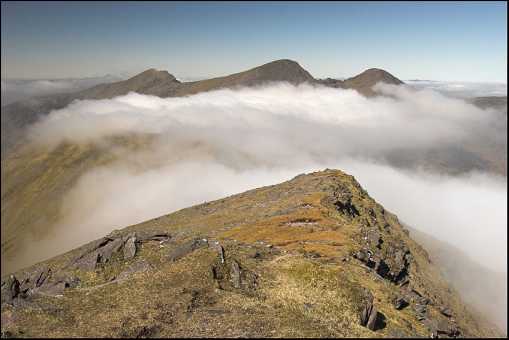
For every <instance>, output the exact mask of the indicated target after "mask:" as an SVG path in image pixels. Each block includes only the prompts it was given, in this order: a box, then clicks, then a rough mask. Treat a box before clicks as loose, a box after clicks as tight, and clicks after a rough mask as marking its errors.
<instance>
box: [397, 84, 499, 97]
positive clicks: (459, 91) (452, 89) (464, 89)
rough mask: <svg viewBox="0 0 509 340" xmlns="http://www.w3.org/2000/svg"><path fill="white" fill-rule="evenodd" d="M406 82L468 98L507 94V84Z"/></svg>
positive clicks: (445, 93) (415, 86)
mask: <svg viewBox="0 0 509 340" xmlns="http://www.w3.org/2000/svg"><path fill="white" fill-rule="evenodd" d="M405 83H407V84H408V85H410V86H412V87H414V88H416V89H430V90H434V91H437V92H440V93H442V94H444V95H448V96H452V97H458V98H468V97H486V96H507V84H504V83H479V82H454V81H434V80H405Z"/></svg>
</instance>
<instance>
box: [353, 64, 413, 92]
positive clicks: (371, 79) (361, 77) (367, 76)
mask: <svg viewBox="0 0 509 340" xmlns="http://www.w3.org/2000/svg"><path fill="white" fill-rule="evenodd" d="M377 83H385V84H391V85H402V84H404V83H403V82H402V81H401V80H399V79H398V78H396V77H394V76H393V75H392V74H390V73H389V72H387V71H385V70H382V69H379V68H370V69H367V70H365V71H364V72H362V73H360V74H358V75H356V76H355V77H352V78H348V79H346V80H345V81H344V82H343V87H345V88H351V89H355V90H357V91H358V92H359V93H361V94H363V95H365V96H368V97H371V96H374V95H376V93H375V91H373V86H375V85H376V84H377Z"/></svg>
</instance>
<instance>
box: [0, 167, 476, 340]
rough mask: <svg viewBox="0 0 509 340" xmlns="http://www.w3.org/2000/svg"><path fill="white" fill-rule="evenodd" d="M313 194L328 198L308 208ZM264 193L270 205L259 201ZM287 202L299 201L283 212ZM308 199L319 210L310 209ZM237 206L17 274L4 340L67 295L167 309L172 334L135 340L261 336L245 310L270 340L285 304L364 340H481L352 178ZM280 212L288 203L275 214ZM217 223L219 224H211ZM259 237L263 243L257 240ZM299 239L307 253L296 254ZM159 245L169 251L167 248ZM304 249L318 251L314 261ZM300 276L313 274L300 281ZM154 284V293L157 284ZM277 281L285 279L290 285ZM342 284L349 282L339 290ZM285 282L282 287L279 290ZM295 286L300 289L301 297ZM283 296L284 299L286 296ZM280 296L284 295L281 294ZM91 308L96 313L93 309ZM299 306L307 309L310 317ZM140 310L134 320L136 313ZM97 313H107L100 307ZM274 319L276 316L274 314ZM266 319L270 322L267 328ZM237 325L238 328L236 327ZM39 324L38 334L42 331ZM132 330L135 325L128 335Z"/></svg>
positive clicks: (7, 292) (332, 177)
mask: <svg viewBox="0 0 509 340" xmlns="http://www.w3.org/2000/svg"><path fill="white" fill-rule="evenodd" d="M290 184H291V185H290ZM274 188H277V189H278V190H275V189H274ZM292 190H295V191H294V192H292ZM306 190H309V192H311V193H315V192H316V193H319V195H315V196H310V195H308V193H309V192H306ZM260 192H262V193H264V195H263V196H257V195H260ZM248 195H251V196H248ZM298 195H301V196H298ZM244 196H247V197H244ZM253 197H256V199H258V200H259V201H260V202H263V204H264V205H263V206H262V203H258V205H259V206H261V207H256V208H253V209H259V210H256V214H254V215H250V214H249V211H246V210H247V209H250V207H251V206H252V205H253V204H252V202H256V200H254V199H253ZM285 197H292V198H294V197H299V199H298V200H295V199H294V200H288V201H285ZM302 197H304V198H305V199H302ZM309 197H314V198H313V200H308V199H309ZM230 199H231V201H232V202H236V203H237V202H238V203H237V204H238V205H237V206H234V205H233V204H232V202H229V201H227V199H226V200H221V201H216V202H212V203H208V204H204V205H201V206H197V207H193V208H189V209H186V210H184V211H181V212H180V213H179V214H181V218H182V219H181V220H180V221H188V218H189V216H199V217H200V219H199V220H198V221H199V222H196V223H195V222H194V221H195V220H191V221H192V222H191V223H190V224H188V225H186V226H185V227H181V228H174V229H167V230H170V231H171V235H170V234H169V233H168V232H167V231H161V230H154V229H157V228H162V227H156V226H155V224H153V223H157V225H159V226H161V225H165V224H163V223H168V221H165V220H163V219H159V218H158V219H156V220H154V221H150V222H148V223H146V224H144V225H140V226H138V228H139V229H138V230H136V231H131V230H119V231H114V232H112V233H110V234H109V235H107V236H105V237H103V238H101V239H98V240H96V241H94V242H91V243H89V244H88V245H86V246H84V247H82V248H80V250H79V251H80V253H76V252H72V253H71V254H72V258H69V257H64V258H62V261H61V262H58V263H59V266H58V268H60V269H57V266H56V265H51V268H50V267H49V266H48V265H47V264H46V265H39V266H33V267H32V268H36V270H33V271H32V272H30V273H26V272H23V274H19V273H18V274H17V276H18V277H16V276H14V275H10V276H9V277H7V278H6V279H4V280H3V281H2V332H3V331H4V326H5V325H9V322H10V323H11V325H12V328H11V329H15V327H14V326H18V325H19V324H18V323H17V322H18V321H9V320H11V319H12V318H13V317H12V315H14V316H15V317H17V316H16V315H26V314H27V313H28V312H26V310H27V309H25V307H30V306H39V307H41V308H40V309H43V311H42V312H40V313H45V312H44V309H48V308H50V309H51V308H60V307H59V306H56V307H55V306H53V307H52V306H47V305H44V304H47V302H48V301H47V300H46V301H45V300H38V299H32V298H33V297H36V296H41V295H42V296H50V297H58V296H60V295H64V298H62V299H61V300H60V301H66V300H67V302H68V303H69V300H72V299H75V298H76V296H79V297H80V299H83V298H84V297H85V296H88V295H89V292H90V291H94V294H93V295H91V296H93V299H96V298H100V299H103V300H104V299H106V300H108V302H107V303H108V306H109V304H110V303H111V304H117V305H118V303H119V302H118V301H124V300H125V296H126V295H130V294H131V293H134V292H133V290H136V291H141V292H142V294H141V296H142V298H141V301H143V304H139V305H137V306H138V308H140V310H144V311H146V310H147V306H149V308H152V307H150V305H149V304H147V305H146V304H145V296H150V297H152V298H153V299H154V297H155V299H156V300H157V306H156V307H153V308H154V309H152V312H153V313H154V314H155V315H159V317H160V318H162V320H163V321H164V320H166V321H167V318H168V319H169V320H170V321H167V322H168V323H169V324H171V326H167V327H166V326H164V325H165V323H164V322H166V321H164V322H163V323H161V322H162V321H160V320H159V319H155V320H151V321H150V322H148V321H147V322H146V323H143V325H141V326H139V327H141V328H140V330H139V331H138V330H137V331H136V332H134V333H132V334H135V335H136V336H138V335H140V334H141V335H144V334H145V335H147V334H152V333H151V332H152V331H151V332H148V331H147V330H153V334H159V333H157V332H159V331H167V330H168V331H170V330H171V331H172V332H173V330H174V328H173V327H174V326H173V325H175V322H180V323H179V325H180V326H179V327H181V328H180V330H182V332H188V333H182V334H203V333H192V332H193V330H194V328H193V327H195V325H196V322H198V323H200V324H203V325H205V326H204V327H205V329H206V330H207V331H209V330H211V329H217V331H218V333H216V334H218V335H223V334H237V335H239V334H251V333H236V332H237V331H238V330H240V328H242V327H245V323H246V322H249V320H247V319H245V318H244V317H243V316H242V315H243V312H241V311H240V309H239V310H236V311H235V312H233V310H231V309H230V308H236V307H238V306H239V308H247V309H246V310H250V309H249V308H254V307H253V306H259V307H257V308H260V309H259V312H258V313H259V314H253V315H254V316H253V317H258V318H259V319H256V320H257V321H256V325H254V326H253V327H254V328H251V329H254V333H252V334H269V333H265V330H260V329H258V326H259V325H260V324H261V323H258V322H262V321H261V320H264V321H263V322H267V320H269V319H271V320H276V321H277V322H279V321H278V320H283V318H281V319H278V318H280V317H281V311H282V310H284V309H282V307H281V306H285V304H287V303H288V304H289V305H290V306H291V308H290V309H289V310H291V313H292V314H289V316H288V317H287V318H288V319H291V320H293V318H294V316H295V314H293V313H295V311H298V313H297V314H296V315H297V316H298V317H300V318H302V316H303V315H305V316H306V317H307V316H308V315H309V318H310V320H316V319H315V318H316V317H317V315H321V314H323V313H324V312H327V311H329V312H330V310H331V308H332V309H333V310H334V313H333V314H334V315H333V316H331V315H329V314H327V315H324V316H323V319H321V320H330V318H331V317H334V316H337V315H338V313H339V314H342V313H348V314H347V315H348V319H347V320H349V321H348V322H349V325H351V324H352V323H351V320H352V318H353V319H355V317H357V318H358V323H359V324H360V325H361V326H363V327H365V328H362V327H358V326H357V325H353V327H351V328H350V329H349V331H352V332H357V331H358V329H360V330H361V331H360V332H359V333H358V334H363V335H366V336H367V335H368V334H372V333H371V332H370V331H372V332H376V333H374V334H378V335H380V336H394V337H413V336H422V335H425V334H427V335H428V336H430V337H434V338H435V337H440V338H441V337H461V336H465V335H466V336H468V335H469V334H476V333H472V329H473V330H474V331H475V328H469V327H470V325H469V324H468V323H466V322H465V320H471V319H466V318H465V316H468V314H469V311H468V309H464V308H463V307H461V306H459V305H458V303H457V301H456V300H454V299H449V297H450V296H452V295H449V293H450V292H445V291H444V289H443V287H446V286H443V285H441V284H438V283H435V282H433V281H432V280H433V279H434V278H435V276H433V275H432V274H433V273H435V272H434V271H432V270H431V267H430V266H431V263H430V262H429V259H427V254H426V253H425V252H424V251H423V250H422V249H421V248H420V247H418V245H416V244H415V243H414V242H413V241H412V240H411V239H410V238H409V237H408V234H407V232H406V230H405V229H404V228H403V227H402V226H401V225H400V223H399V222H398V221H397V218H396V217H395V216H394V215H392V214H391V213H390V212H387V211H385V210H384V209H383V207H382V206H380V205H379V204H377V203H376V202H374V201H373V200H372V199H371V198H370V197H369V196H368V194H367V192H365V191H364V190H363V189H362V188H361V186H360V185H359V184H358V183H357V182H356V181H355V180H354V179H353V177H351V176H350V177H348V176H345V175H343V174H341V173H339V174H338V172H334V171H325V172H322V173H317V174H316V175H305V176H302V175H301V176H297V177H296V178H295V179H293V180H292V181H289V182H287V183H285V184H282V185H280V186H279V187H269V188H263V191H262V190H260V191H256V190H255V191H251V192H248V193H245V194H241V195H237V196H233V197H232V198H230ZM267 202H269V203H268V204H267ZM279 202H288V203H284V204H282V205H281V206H276V207H274V208H272V207H271V205H274V204H278V203H279ZM246 203H248V204H246ZM224 207H228V209H230V210H228V211H227V212H226V213H225V215H224V216H228V219H226V220H221V215H214V214H215V213H216V212H217V211H219V210H220V209H221V208H223V209H224ZM235 209H239V210H240V211H242V213H243V214H244V215H242V216H249V217H246V218H245V219H243V220H242V221H241V222H237V223H233V222H230V221H231V216H235V215H234V214H235ZM264 209H265V210H264ZM269 209H271V210H269ZM196 211H199V212H200V214H197V213H196ZM317 211H319V212H320V213H319V214H318V213H317ZM208 215H213V218H211V219H210V220H206V221H209V223H217V225H218V226H219V227H218V226H215V227H214V228H210V229H207V228H206V227H208V226H207V225H206V224H205V223H204V222H203V221H204V220H202V219H201V218H202V216H208ZM259 215H260V216H262V217H258V216H259ZM214 218H217V219H218V220H219V222H210V221H214ZM257 218H258V220H256V219H257ZM170 221H171V220H170ZM260 221H261V222H260ZM225 222H227V223H231V224H232V225H235V228H233V229H234V230H233V229H230V228H228V227H225ZM187 223H189V222H187ZM168 225H170V224H169V223H168ZM173 225H177V226H180V223H179V222H178V221H177V222H176V223H174V224H173ZM142 228H143V229H142ZM145 228H146V229H145ZM165 228H167V227H165ZM220 228H223V229H220ZM140 229H141V230H140ZM217 230H220V232H217ZM225 231H226V232H227V233H224V232H225ZM261 233H264V234H263V235H267V236H262V234H261ZM272 233H274V234H272ZM282 233H288V239H286V238H282V237H281V235H282ZM252 234H257V235H256V236H255V237H251V235H252ZM271 235H275V236H271ZM283 235H284V234H283ZM271 237H272V238H271ZM292 238H295V240H297V241H296V242H292ZM288 240H290V242H288ZM332 241H334V243H332ZM336 241H337V242H336ZM148 242H154V243H151V244H148V245H147V246H146V248H145V245H144V244H145V243H148ZM155 242H159V245H157V244H156V243H155ZM313 242H314V243H313ZM306 244H308V245H312V246H313V245H314V246H315V247H314V248H312V247H311V248H307V249H306V248H305V245H306ZM323 245H325V246H323ZM345 245H347V246H345ZM329 249H333V251H329ZM76 254H77V255H76ZM278 263H281V264H278ZM359 267H360V268H362V269H360V268H359ZM299 268H304V269H303V270H302V271H301V270H300V269H299ZM313 268H315V269H316V271H314V270H315V269H313ZM147 271H150V276H145V277H138V279H139V280H134V279H133V277H135V275H133V274H137V273H145V272H147ZM331 272H334V277H331V276H329V274H328V273H331ZM91 274H92V275H91ZM152 274H153V276H152ZM288 275H291V276H288ZM152 277H153V278H154V279H153V281H152V280H150V281H147V279H148V278H152ZM279 277H282V278H285V279H284V280H282V281H281V280H279V279H278V278H279ZM338 277H340V278H341V280H338V281H337V283H336V280H337V279H338ZM80 278H81V279H82V280H83V281H80ZM290 278H291V279H290ZM430 278H431V280H430ZM131 279H133V281H129V282H130V283H128V284H126V285H118V286H116V287H112V286H110V285H112V284H115V283H121V282H123V281H126V280H131ZM285 280H287V281H285ZM292 280H297V281H292ZM275 282H277V284H276V285H275V286H274V283H275ZM288 282H290V283H291V282H297V284H296V285H295V286H294V285H291V284H289V283H288ZM131 283H133V284H131ZM280 285H282V288H281V291H279V290H277V289H278V287H279V286H280ZM104 286H107V287H106V288H105V289H104V290H101V289H98V288H101V287H104ZM176 287H178V288H176ZM316 287H319V288H318V289H317V295H314V292H315V290H314V289H315V288H316ZM66 289H72V292H66V293H65V294H64V292H65V290H66ZM117 289H118V292H121V293H119V294H118V295H119V296H120V300H118V301H117V300H114V298H112V297H111V295H116V292H117ZM172 289H175V291H172ZM275 290H276V291H277V293H274V292H275ZM295 290H297V292H300V294H301V295H298V296H299V298H298V300H296V301H291V299H293V298H294V296H297V295H296V294H295ZM331 290H332V291H334V292H336V291H337V292H341V294H343V293H345V294H347V295H348V297H347V299H346V300H338V302H337V303H336V302H334V301H330V300H328V301H323V300H321V299H322V294H323V296H328V295H326V294H330V293H331ZM445 290H447V289H445ZM145 292H146V295H145ZM168 292H172V293H171V294H170V293H168ZM75 294H76V295H75ZM122 294H125V295H122ZM271 294H272V295H271ZM273 294H276V295H275V296H278V297H279V296H282V298H281V300H279V298H278V299H274V295H273ZM284 294H287V295H284ZM268 297H271V298H272V299H273V300H271V299H270V298H268ZM337 297H340V295H338V296H337ZM159 298H160V299H161V300H160V301H159ZM109 299H111V300H109ZM220 299H225V300H220ZM230 299H237V300H234V301H236V302H235V303H232V305H228V304H225V303H224V301H231V300H230ZM51 301H58V299H52V300H51ZM51 301H50V304H51V303H52V302H51ZM80 301H81V300H80ZM92 301H93V300H92ZM218 301H223V302H221V303H219V302H218ZM243 301H249V303H248V304H246V306H249V307H246V306H243V305H242V303H243ZM329 302H330V305H328V304H327V303H329ZM73 303H74V300H73ZM105 303H106V302H105ZM153 303H154V302H153ZM160 304H161V306H164V308H163V309H161V308H162V307H161V308H160V307H159V305H160ZM271 304H273V305H271ZM92 305H93V306H95V305H96V304H95V302H93V303H92ZM299 305H302V306H303V307H302V308H303V310H302V311H300V310H299V307H298V306H299ZM6 306H7V308H4V307H6ZM71 306H74V305H71ZM130 306H131V305H129V313H130V314H129V315H131V313H132V311H131V307H130ZM179 306H180V307H179ZM267 306H272V307H270V308H272V309H270V308H269V309H267ZM316 306H325V308H321V307H320V308H321V309H316V310H314V308H319V307H316ZM338 306H339V307H338ZM66 308H68V309H62V310H63V311H65V310H68V311H70V310H71V309H72V308H74V307H66ZM88 308H90V307H88ZM179 308H180V309H179ZM335 308H338V310H335ZM94 310H95V307H94ZM97 310H104V308H103V306H102V305H101V304H100V306H99V307H98V308H97ZM227 310H231V311H230V312H227ZM272 311H273V313H274V314H264V313H270V312H272ZM251 312H253V309H251ZM143 313H145V312H141V311H140V314H137V313H134V314H133V316H132V317H133V318H139V317H141V315H144V314H143ZM230 313H231V314H230ZM253 313H254V312H253ZM302 313H304V314H302ZM320 313H321V314H320ZM219 315H229V316H228V317H226V316H225V319H221V320H223V321H224V322H226V323H227V325H228V327H230V326H232V332H233V333H223V332H224V328H223V327H222V326H221V325H219V324H216V323H215V321H211V320H212V319H211V318H212V317H213V316H214V317H217V318H220V316H219ZM266 316H267V317H268V318H269V319H263V318H264V317H266ZM129 317H131V316H129ZM30 318H31V316H30ZM192 318H196V319H192ZM231 318H235V320H236V321H235V323H234V322H233V321H232V320H233V319H231ZM249 318H251V317H249ZM456 319H458V321H457V320H456ZM37 320H38V319H35V321H33V322H34V323H35V324H37V325H38V323H37V322H38V321H37ZM158 320H159V321H158ZM197 320H199V321H197ZM226 320H228V321H226ZM250 320H252V319H250ZM4 321H5V322H4ZM122 322H124V321H122ZM129 322H131V321H129V320H127V319H126V320H125V323H126V324H128V323H129ZM277 322H275V323H274V325H277ZM292 322H293V321H292ZM300 322H302V319H301V321H300ZM306 322H307V321H306ZM315 322H316V321H310V323H306V324H303V325H304V326H303V328H302V329H308V327H311V326H312V325H314V324H315ZM122 325H124V324H123V323H122ZM182 325H184V326H182ZM223 325H226V324H223ZM242 325H244V326H242ZM274 325H273V327H276V326H274ZM336 325H337V323H336ZM459 325H461V327H460V326H459ZM78 326H79V325H78ZM293 326H295V325H293V324H292V327H293ZM119 327H120V328H121V329H123V328H125V327H124V326H119ZM158 327H159V328H158ZM165 327H166V328H165ZM168 327H169V328H168ZM292 327H291V328H292ZM342 327H344V325H343V326H342ZM347 327H348V325H347ZM472 327H477V325H473V326H472ZM5 329H9V328H8V327H7V328H5ZM27 329H29V328H28V327H27ZM35 329H37V328H35ZM157 329H159V331H157ZM246 329H247V328H246ZM275 329H276V330H275V331H274V332H277V327H276V328H275ZM368 329H369V330H370V331H368ZM340 331H341V330H340ZM82 332H84V330H82V329H80V332H79V333H78V332H76V333H72V334H82ZM112 332H113V331H112ZM122 332H123V330H121V331H117V330H115V331H114V332H113V333H107V334H124V333H122ZM126 332H127V333H125V334H128V335H132V334H131V333H129V332H128V331H126ZM147 332H148V333H147ZM246 332H247V331H246ZM271 332H273V330H271ZM336 332H337V331H336ZM16 334H21V333H16ZM69 334H71V333H69ZM101 334H103V333H101ZM164 334H167V333H164ZM172 334H173V333H172ZM207 334H208V333H207ZM270 334H275V333H270ZM299 334H300V333H299ZM302 334H304V333H302ZM319 334H328V333H319ZM330 334H340V333H330ZM341 334H342V333H341ZM352 334H353V333H352Z"/></svg>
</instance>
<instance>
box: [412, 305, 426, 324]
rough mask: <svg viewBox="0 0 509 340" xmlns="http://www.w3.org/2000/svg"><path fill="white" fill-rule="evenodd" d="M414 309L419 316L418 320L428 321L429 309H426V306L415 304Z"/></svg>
mask: <svg viewBox="0 0 509 340" xmlns="http://www.w3.org/2000/svg"><path fill="white" fill-rule="evenodd" d="M413 309H414V311H415V313H416V315H417V320H419V321H420V320H424V319H426V317H427V308H426V305H421V304H418V303H417V304H415V305H414V306H413Z"/></svg>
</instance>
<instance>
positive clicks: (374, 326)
mask: <svg viewBox="0 0 509 340" xmlns="http://www.w3.org/2000/svg"><path fill="white" fill-rule="evenodd" d="M359 323H360V325H361V326H365V327H367V328H368V329H370V330H372V331H376V330H378V329H382V328H384V327H385V315H383V314H382V313H380V312H379V311H378V309H377V308H376V307H375V305H374V304H373V295H372V294H371V293H370V292H368V293H367V297H366V300H365V304H364V307H363V308H362V311H361V314H360V320H359Z"/></svg>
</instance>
